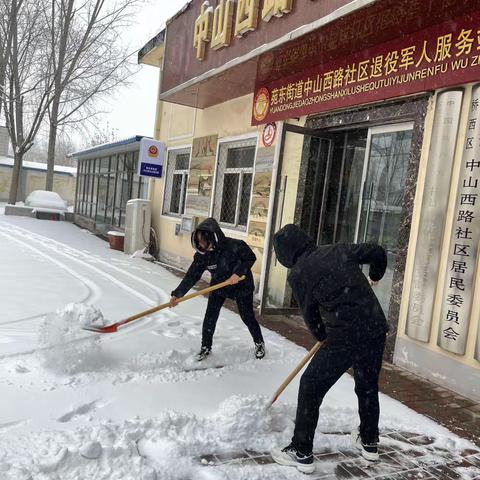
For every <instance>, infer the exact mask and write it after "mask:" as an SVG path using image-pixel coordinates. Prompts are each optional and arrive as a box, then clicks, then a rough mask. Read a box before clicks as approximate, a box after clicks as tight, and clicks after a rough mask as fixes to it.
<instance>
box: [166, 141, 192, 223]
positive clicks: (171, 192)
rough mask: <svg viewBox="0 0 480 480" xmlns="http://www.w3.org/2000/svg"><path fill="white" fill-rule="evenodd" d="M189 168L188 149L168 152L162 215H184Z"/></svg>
mask: <svg viewBox="0 0 480 480" xmlns="http://www.w3.org/2000/svg"><path fill="white" fill-rule="evenodd" d="M189 168H190V149H189V148H187V149H182V150H171V151H169V152H168V163H167V178H166V181H165V195H164V199H163V213H164V214H167V215H183V214H184V213H185V200H186V197H187V184H188V170H189Z"/></svg>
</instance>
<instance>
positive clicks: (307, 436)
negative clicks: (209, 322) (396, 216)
mask: <svg viewBox="0 0 480 480" xmlns="http://www.w3.org/2000/svg"><path fill="white" fill-rule="evenodd" d="M273 242H274V248H275V253H276V256H277V259H278V260H279V262H280V263H281V264H282V265H284V266H285V267H287V268H289V269H290V272H289V275H288V283H289V284H290V286H291V288H292V292H293V295H294V296H295V299H296V300H297V302H298V304H299V306H300V308H301V311H302V314H303V317H304V319H305V323H306V324H307V326H308V327H309V329H310V331H311V332H312V334H313V335H314V336H315V337H316V339H317V340H319V341H323V342H324V343H323V345H322V347H321V348H320V350H318V352H317V353H316V354H315V355H314V356H313V358H312V360H311V362H310V364H309V366H308V367H307V369H306V370H305V372H304V374H303V375H302V377H301V379H300V387H299V392H298V405H297V415H296V421H295V431H294V434H293V438H292V442H291V444H290V445H289V446H287V447H285V448H283V449H280V448H277V449H274V450H273V451H272V457H273V458H274V460H275V461H277V463H280V464H282V465H290V466H295V467H297V469H299V470H300V471H302V472H304V473H312V472H313V471H314V468H315V467H314V464H313V456H312V448H313V439H314V435H315V429H316V427H317V423H318V416H319V408H320V405H321V403H322V400H323V397H324V396H325V394H326V393H327V392H328V390H329V389H330V388H331V387H332V386H333V385H334V384H335V383H336V382H337V380H338V379H339V378H340V377H341V376H342V375H343V373H344V372H345V371H347V370H348V369H349V368H350V367H353V372H354V380H355V393H356V394H357V397H358V410H359V416H360V428H359V430H355V431H354V432H352V438H353V440H354V443H355V445H356V446H357V447H358V448H359V449H360V450H361V451H362V455H363V457H364V458H366V459H367V460H377V459H378V448H377V444H378V419H379V414H380V407H379V402H378V377H379V373H380V369H381V366H382V357H383V350H384V347H385V338H386V333H387V331H388V326H387V321H386V319H385V315H384V313H383V311H382V308H381V306H380V304H379V302H378V300H377V298H376V296H375V294H374V292H373V290H372V288H371V287H372V286H374V285H375V284H376V283H377V282H378V281H379V280H380V279H381V278H382V277H383V275H384V273H385V269H386V267H387V256H386V253H385V250H384V249H383V248H382V247H380V246H378V245H370V244H359V245H342V244H337V245H322V246H319V247H317V246H316V245H315V243H314V242H313V240H312V239H311V238H310V237H309V235H308V234H307V233H306V232H304V231H303V230H301V229H300V228H299V227H297V226H296V225H292V224H290V225H286V226H285V227H283V228H282V229H281V230H280V231H278V232H277V233H276V234H275V236H274V241H273ZM364 264H368V265H369V266H370V268H369V278H368V279H367V278H366V276H365V275H364V274H363V272H362V270H361V267H360V266H361V265H364Z"/></svg>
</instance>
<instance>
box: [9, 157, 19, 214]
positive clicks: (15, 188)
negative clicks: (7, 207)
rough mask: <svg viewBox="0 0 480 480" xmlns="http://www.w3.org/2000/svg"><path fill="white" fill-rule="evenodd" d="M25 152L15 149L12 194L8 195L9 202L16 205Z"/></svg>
mask: <svg viewBox="0 0 480 480" xmlns="http://www.w3.org/2000/svg"><path fill="white" fill-rule="evenodd" d="M22 163H23V153H21V154H20V153H18V152H17V151H16V149H15V155H14V160H13V172H12V183H11V184H10V194H9V196H8V203H10V204H11V205H15V203H17V195H18V185H19V183H20V178H21V173H22Z"/></svg>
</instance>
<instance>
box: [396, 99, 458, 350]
mask: <svg viewBox="0 0 480 480" xmlns="http://www.w3.org/2000/svg"><path fill="white" fill-rule="evenodd" d="M462 98H463V90H451V91H446V92H443V93H441V94H439V96H438V99H437V103H436V111H435V118H434V124H433V132H432V139H431V146H430V152H429V156H428V164H427V175H426V179H425V189H424V192H423V201H422V211H421V214H420V224H419V230H418V238H417V247H416V251H415V261H414V267H413V276H412V284H411V288H410V298H409V304H408V317H407V327H406V334H407V335H408V336H409V337H411V338H414V339H416V340H420V341H422V342H428V341H429V339H430V330H431V324H432V314H433V303H434V300H435V293H436V285H437V279H438V270H439V263H440V248H441V244H442V238H443V226H444V224H445V216H446V213H447V206H448V195H447V194H446V192H448V191H449V190H450V182H451V175H452V166H453V158H454V154H455V144H456V140H457V133H458V124H459V119H460V110H461V106H462Z"/></svg>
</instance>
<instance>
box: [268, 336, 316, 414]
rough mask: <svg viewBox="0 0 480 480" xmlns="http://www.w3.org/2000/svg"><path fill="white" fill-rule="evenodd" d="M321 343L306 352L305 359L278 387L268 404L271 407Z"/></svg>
mask: <svg viewBox="0 0 480 480" xmlns="http://www.w3.org/2000/svg"><path fill="white" fill-rule="evenodd" d="M322 343H323V342H317V343H316V344H315V345H314V347H313V348H312V349H311V350H310V351H309V352H308V354H307V355H306V357H305V358H304V359H303V360H302V361H301V362H300V363H299V364H298V365H297V366H296V367H295V369H294V370H293V371H292V373H291V374H290V375H289V376H288V377H287V378H286V379H285V381H284V382H283V383H282V384H281V385H280V386H279V387H278V389H277V391H276V392H275V393H274V395H273V397H272V399H271V400H270V403H269V404H268V406H269V407H271V406H272V405H273V404H274V403H275V402H276V401H277V399H278V397H279V396H280V395H281V394H282V392H283V391H284V390H285V389H286V388H287V386H288V385H289V383H290V382H291V381H292V380H293V379H294V378H295V377H296V376H297V375H298V372H300V370H302V368H303V367H304V366H305V365H306V364H307V363H308V362H309V361H310V359H311V358H312V357H313V356H314V355H315V354H316V353H317V352H318V350H319V349H320V347H321V346H322Z"/></svg>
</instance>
